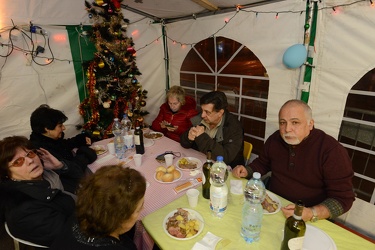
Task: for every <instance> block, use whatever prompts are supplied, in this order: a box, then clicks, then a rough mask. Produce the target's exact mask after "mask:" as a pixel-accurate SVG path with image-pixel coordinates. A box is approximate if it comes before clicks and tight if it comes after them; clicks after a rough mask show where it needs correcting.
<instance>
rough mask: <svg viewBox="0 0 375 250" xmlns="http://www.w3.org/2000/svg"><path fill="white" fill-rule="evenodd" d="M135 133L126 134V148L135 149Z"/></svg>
mask: <svg viewBox="0 0 375 250" xmlns="http://www.w3.org/2000/svg"><path fill="white" fill-rule="evenodd" d="M133 137H134V136H133V135H132V134H131V135H125V136H124V141H125V146H126V149H133V148H134V140H133Z"/></svg>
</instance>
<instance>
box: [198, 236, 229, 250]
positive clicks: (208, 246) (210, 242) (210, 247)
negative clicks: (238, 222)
mask: <svg viewBox="0 0 375 250" xmlns="http://www.w3.org/2000/svg"><path fill="white" fill-rule="evenodd" d="M222 239H223V238H220V237H218V236H216V235H214V234H213V233H210V232H207V234H206V235H205V236H204V237H203V239H201V240H200V241H198V242H196V243H195V244H194V246H193V248H192V250H214V249H215V248H216V245H217V244H218V243H219V241H221V240H222Z"/></svg>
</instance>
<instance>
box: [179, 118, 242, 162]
mask: <svg viewBox="0 0 375 250" xmlns="http://www.w3.org/2000/svg"><path fill="white" fill-rule="evenodd" d="M223 119H224V120H223V122H222V124H221V125H220V126H219V128H218V131H217V133H216V136H215V138H213V139H212V138H211V137H210V136H209V135H208V134H206V133H203V134H201V135H200V136H198V137H196V138H195V141H190V140H189V138H188V134H189V130H187V131H186V132H185V133H183V134H182V135H181V141H180V144H181V146H182V147H184V148H194V149H196V150H198V151H200V152H202V153H206V152H207V150H211V151H212V157H213V159H214V160H216V157H217V156H219V155H221V156H223V157H224V162H225V163H226V164H227V165H229V166H231V167H232V168H234V167H236V166H237V165H243V164H244V157H243V148H244V146H243V144H244V132H243V128H242V124H241V122H239V121H238V119H237V117H236V116H235V115H233V114H231V113H230V112H228V111H226V112H225V114H224V116H223ZM191 121H192V124H193V126H196V125H199V124H200V123H201V121H202V118H201V114H199V115H197V116H195V117H193V118H192V119H191Z"/></svg>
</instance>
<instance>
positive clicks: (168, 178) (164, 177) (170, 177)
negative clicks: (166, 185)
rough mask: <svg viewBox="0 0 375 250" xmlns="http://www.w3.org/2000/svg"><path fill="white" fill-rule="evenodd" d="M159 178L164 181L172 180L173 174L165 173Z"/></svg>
mask: <svg viewBox="0 0 375 250" xmlns="http://www.w3.org/2000/svg"><path fill="white" fill-rule="evenodd" d="M161 180H162V181H164V182H172V181H173V174H171V173H166V174H164V175H163V176H162V177H161Z"/></svg>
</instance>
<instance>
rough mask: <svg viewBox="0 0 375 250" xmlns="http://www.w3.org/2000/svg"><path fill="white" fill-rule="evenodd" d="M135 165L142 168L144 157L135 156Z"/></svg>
mask: <svg viewBox="0 0 375 250" xmlns="http://www.w3.org/2000/svg"><path fill="white" fill-rule="evenodd" d="M133 159H134V163H135V166H136V167H140V166H141V165H142V155H141V154H135V155H134V156H133Z"/></svg>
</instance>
